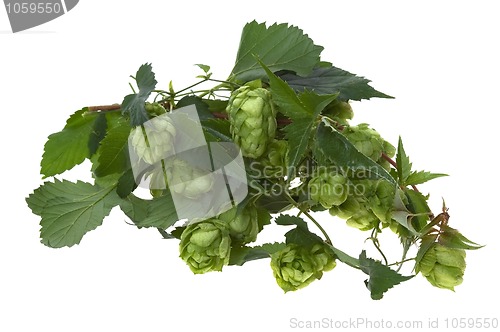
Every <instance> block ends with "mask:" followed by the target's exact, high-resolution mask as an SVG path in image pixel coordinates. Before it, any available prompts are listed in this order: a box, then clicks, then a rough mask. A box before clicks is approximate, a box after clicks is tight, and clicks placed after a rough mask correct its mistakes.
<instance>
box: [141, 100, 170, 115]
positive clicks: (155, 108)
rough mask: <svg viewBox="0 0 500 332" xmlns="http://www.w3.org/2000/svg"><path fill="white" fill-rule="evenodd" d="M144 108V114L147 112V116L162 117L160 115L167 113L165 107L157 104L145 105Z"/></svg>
mask: <svg viewBox="0 0 500 332" xmlns="http://www.w3.org/2000/svg"><path fill="white" fill-rule="evenodd" d="M144 108H145V109H146V112H148V113H149V114H151V115H153V116H155V115H162V114H165V113H167V110H166V109H165V107H163V106H162V105H160V104H158V103H146V105H145V106H144Z"/></svg>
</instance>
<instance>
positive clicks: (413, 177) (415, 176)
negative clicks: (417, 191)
mask: <svg viewBox="0 0 500 332" xmlns="http://www.w3.org/2000/svg"><path fill="white" fill-rule="evenodd" d="M443 176H448V174H442V173H430V172H426V171H419V172H412V173H411V174H410V175H409V176H408V178H407V179H406V182H405V184H406V185H407V186H411V185H417V184H422V183H425V182H427V181H430V180H433V179H436V178H440V177H443Z"/></svg>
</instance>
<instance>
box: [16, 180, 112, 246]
mask: <svg viewBox="0 0 500 332" xmlns="http://www.w3.org/2000/svg"><path fill="white" fill-rule="evenodd" d="M114 189H115V188H114V187H108V188H101V187H98V186H94V185H92V184H90V183H85V182H81V181H78V182H76V183H73V182H69V181H59V180H57V179H56V180H55V182H46V183H44V184H43V185H42V186H41V187H40V188H38V189H37V190H35V192H34V193H33V194H31V195H30V196H29V197H28V198H27V199H26V201H27V203H28V206H29V207H30V208H31V209H32V211H33V212H34V213H36V214H39V215H40V216H41V217H42V220H41V221H40V226H41V229H40V237H41V239H42V240H41V241H42V243H43V244H45V245H46V246H49V247H52V248H61V247H65V246H67V247H71V246H73V245H75V244H79V243H80V241H81V240H82V238H83V236H84V235H85V234H86V233H87V232H89V231H91V230H93V229H95V228H97V227H98V226H100V225H101V224H102V221H103V219H104V218H105V217H106V216H107V215H108V214H109V212H110V211H111V209H112V208H113V207H114V206H116V205H118V204H119V198H118V196H117V195H116V192H115V190H114Z"/></svg>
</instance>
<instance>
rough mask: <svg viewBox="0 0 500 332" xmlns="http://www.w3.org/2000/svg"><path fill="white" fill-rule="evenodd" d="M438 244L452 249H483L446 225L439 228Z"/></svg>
mask: <svg viewBox="0 0 500 332" xmlns="http://www.w3.org/2000/svg"><path fill="white" fill-rule="evenodd" d="M438 242H439V243H440V244H442V245H444V246H445V247H448V248H454V249H465V250H477V249H481V248H482V247H484V246H482V245H480V244H478V243H476V242H473V241H471V240H469V239H468V238H466V237H465V236H463V235H462V234H461V233H460V232H459V231H458V230H456V229H454V228H451V227H450V226H448V225H444V226H441V229H440V234H439V238H438Z"/></svg>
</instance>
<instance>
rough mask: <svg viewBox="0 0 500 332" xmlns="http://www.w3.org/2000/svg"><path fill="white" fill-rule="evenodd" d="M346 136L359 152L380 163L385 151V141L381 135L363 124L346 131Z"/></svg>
mask: <svg viewBox="0 0 500 332" xmlns="http://www.w3.org/2000/svg"><path fill="white" fill-rule="evenodd" d="M342 134H344V136H346V137H347V139H349V141H351V143H352V144H354V146H355V147H356V148H357V149H358V151H359V152H361V153H362V154H364V155H365V156H367V157H369V158H371V159H373V160H374V161H378V160H379V159H380V158H381V157H382V151H383V150H384V140H383V139H382V138H381V137H380V134H379V133H378V132H377V131H375V130H374V129H371V128H369V127H368V124H366V123H361V124H359V125H357V126H352V127H348V128H346V129H344V131H343V132H342Z"/></svg>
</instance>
